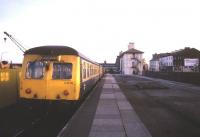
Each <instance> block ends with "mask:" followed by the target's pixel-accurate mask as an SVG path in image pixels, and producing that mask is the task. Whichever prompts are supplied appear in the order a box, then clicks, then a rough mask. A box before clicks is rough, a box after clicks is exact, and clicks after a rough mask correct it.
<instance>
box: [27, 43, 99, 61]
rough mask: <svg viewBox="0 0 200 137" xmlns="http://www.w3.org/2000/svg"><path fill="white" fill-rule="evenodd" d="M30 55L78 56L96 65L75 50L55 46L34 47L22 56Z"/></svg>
mask: <svg viewBox="0 0 200 137" xmlns="http://www.w3.org/2000/svg"><path fill="white" fill-rule="evenodd" d="M30 54H39V55H55V56H58V55H76V56H80V57H81V58H84V59H85V60H87V61H90V62H93V63H95V64H98V63H97V62H94V61H92V60H90V59H88V58H87V57H85V56H84V55H83V54H81V53H80V52H78V51H77V50H75V49H73V48H71V47H68V46H57V45H47V46H39V47H34V48H31V49H28V50H26V51H25V53H24V55H30Z"/></svg>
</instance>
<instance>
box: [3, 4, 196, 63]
mask: <svg viewBox="0 0 200 137" xmlns="http://www.w3.org/2000/svg"><path fill="white" fill-rule="evenodd" d="M199 7H200V4H199V1H198V0H0V56H1V58H2V59H7V60H12V61H13V62H18V63H19V62H22V58H23V54H22V52H21V51H20V50H19V49H18V48H17V47H16V46H15V45H14V44H13V43H12V42H11V41H10V39H7V41H6V43H5V42H4V40H3V38H4V37H5V35H4V34H3V32H4V31H7V32H8V33H10V34H11V35H12V36H14V37H15V38H17V39H18V40H19V42H20V43H22V44H23V45H24V46H25V47H27V48H31V47H36V46H41V45H66V46H70V47H73V48H75V49H76V50H78V51H79V52H81V53H82V54H84V55H85V56H87V57H89V58H90V59H92V60H94V61H96V62H99V63H101V62H103V61H104V60H106V61H107V62H109V63H114V62H115V60H116V57H117V55H118V54H119V52H120V51H126V50H127V46H128V43H129V42H134V43H135V48H136V49H138V50H141V51H143V52H144V54H143V57H144V58H145V59H146V60H147V62H148V61H149V60H150V59H151V57H152V54H154V53H162V52H171V51H174V50H178V49H181V48H184V47H188V46H189V47H194V48H197V49H198V50H200V8H199Z"/></svg>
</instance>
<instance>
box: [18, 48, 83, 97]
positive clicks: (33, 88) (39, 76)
mask: <svg viewBox="0 0 200 137" xmlns="http://www.w3.org/2000/svg"><path fill="white" fill-rule="evenodd" d="M45 49H46V48H44V49H41V50H45ZM36 51H38V50H36ZM36 51H34V50H33V51H30V52H27V53H25V55H24V61H23V66H22V75H21V81H20V98H21V99H25V100H26V99H27V100H43V101H44V100H46V101H48V100H49V101H54V100H55V101H56V100H59V101H60V100H65V101H66V100H69V101H70V100H78V99H79V98H80V81H81V80H80V73H79V72H80V57H79V56H77V55H74V54H72V55H70V54H69V53H71V52H72V51H70V52H69V53H66V54H67V55H65V52H64V51H63V52H62V53H64V54H62V53H58V52H56V51H55V50H52V51H49V52H48V54H47V53H46V51H44V52H42V51H38V52H36ZM51 52H52V54H49V53H51ZM37 53H38V54H37Z"/></svg>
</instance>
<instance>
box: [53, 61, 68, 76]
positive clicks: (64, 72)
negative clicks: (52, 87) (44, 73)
mask: <svg viewBox="0 0 200 137" xmlns="http://www.w3.org/2000/svg"><path fill="white" fill-rule="evenodd" d="M71 78H72V63H54V64H53V75H52V79H71Z"/></svg>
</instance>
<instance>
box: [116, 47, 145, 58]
mask: <svg viewBox="0 0 200 137" xmlns="http://www.w3.org/2000/svg"><path fill="white" fill-rule="evenodd" d="M136 53H140V54H142V53H144V52H142V51H140V50H137V49H134V48H131V49H129V50H127V51H125V52H123V53H122V54H120V56H119V57H122V56H123V55H124V54H136Z"/></svg>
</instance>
